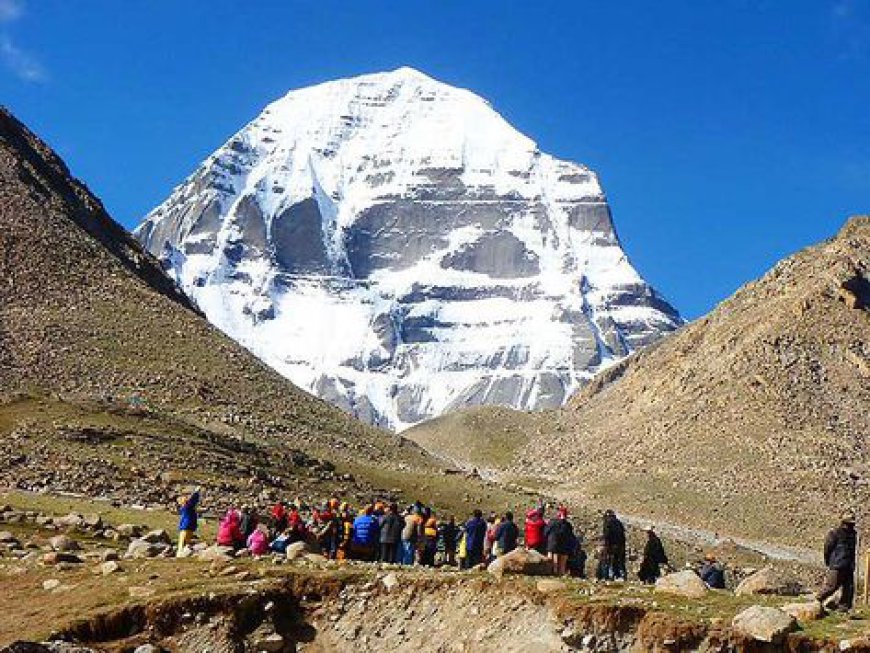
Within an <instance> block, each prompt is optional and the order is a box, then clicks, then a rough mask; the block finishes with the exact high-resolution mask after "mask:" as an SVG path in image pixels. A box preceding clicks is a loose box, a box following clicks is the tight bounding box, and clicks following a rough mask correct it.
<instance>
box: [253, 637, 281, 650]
mask: <svg viewBox="0 0 870 653" xmlns="http://www.w3.org/2000/svg"><path fill="white" fill-rule="evenodd" d="M284 645H285V642H284V637H283V636H281V635H279V634H278V633H272V634H271V635H266V636H265V637H260V638H259V639H257V641H255V642H254V649H255V650H256V651H265V653H280V652H281V651H282V650H283V649H284Z"/></svg>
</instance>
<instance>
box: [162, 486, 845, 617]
mask: <svg viewBox="0 0 870 653" xmlns="http://www.w3.org/2000/svg"><path fill="white" fill-rule="evenodd" d="M199 502H200V490H199V488H197V489H196V490H194V491H193V492H192V493H190V494H188V495H185V496H184V497H180V498H179V502H178V503H179V524H178V529H179V537H178V552H179V554H181V553H182V551H183V550H184V549H185V548H186V547H187V546H189V545H190V543H191V540H192V538H193V536H194V534H195V532H196V530H197V526H198V506H199ZM545 513H546V508H545V506H543V505H538V506H535V507H533V508H531V509H530V510H529V511H528V512H527V513H526V515H525V520H524V523H523V527H522V529H520V527H519V526H518V525H517V524H516V523H515V521H514V515H513V513H512V512H510V511H507V512H505V513H503V514H501V515H497V514H496V513H490V514H489V515H488V516H487V517H486V518H484V516H483V512H482V511H481V510H475V511H474V512H473V514H472V515H471V517H470V518H469V519H468V520H467V521H466V522H464V523H457V521H456V518H455V517H454V516H452V515H450V516H448V517H447V518H446V519H440V518H439V517H438V516H437V515H436V513H435V511H434V510H433V509H432V508H431V507H429V506H425V505H423V504H422V503H420V502H416V503H414V504H412V505H410V506H407V507H406V508H405V509H403V510H400V508H399V506H398V505H397V504H396V503H386V502H383V501H375V502H372V503H370V504H368V505H366V506H364V507H363V508H362V509H361V510H358V511H354V510H353V509H352V508H351V506H350V505H349V504H348V503H346V502H340V501H339V500H338V499H337V498H332V499H329V500H328V501H324V502H323V503H322V504H321V505H320V506H318V507H308V506H305V505H303V504H302V503H301V502H300V501H298V500H297V501H296V502H294V503H292V504H289V505H288V504H287V503H284V502H278V503H276V504H275V505H274V506H273V507H272V508H271V510H269V511H268V514H266V515H263V516H261V515H259V514H258V512H257V511H256V510H255V509H253V508H250V507H248V506H242V508H241V509H235V508H231V509H229V510H228V511H227V512H226V514H225V515H224V517H223V519H221V521H220V524H219V526H218V534H217V544H218V545H221V546H227V547H232V548H233V549H236V550H241V549H247V550H248V551H249V552H250V553H251V554H252V555H254V556H262V555H266V554H268V553H270V552H274V553H285V552H286V551H287V548H288V547H289V546H290V545H292V544H293V543H295V542H305V543H306V546H308V547H310V548H315V549H318V550H320V551H321V552H322V553H323V555H325V556H326V557H327V558H329V559H333V560H361V561H370V562H375V561H379V562H386V563H397V564H403V565H414V564H418V565H424V566H429V567H434V566H440V565H450V566H459V567H460V568H462V569H474V568H477V567H480V566H481V565H486V564H489V563H490V562H492V561H493V560H495V559H496V558H498V557H499V556H503V555H506V554H508V553H510V552H511V551H513V550H514V549H516V548H517V547H519V546H525V548H526V549H529V550H535V551H537V552H539V553H540V554H542V555H544V556H546V557H547V558H548V559H549V560H550V561H551V563H552V565H553V573H554V574H556V575H571V576H576V577H581V578H582V577H585V566H586V559H587V556H586V552H585V551H584V549H583V545H584V538H583V534H582V533H579V532H575V530H574V526H573V524H572V523H571V521H570V520H569V519H568V510H567V508H566V507H565V506H558V508H556V509H555V511H554V512H553V514H552V515H551V516H550V518H549V519H547V518H546V517H545ZM646 535H647V539H646V543H645V545H644V549H643V555H642V557H641V562H640V568H639V571H638V578H639V579H640V581H641V582H643V583H655V582H656V580H657V579H658V578H659V577H660V576H661V570H662V569H663V568H665V569H670V563H669V561H668V557H667V555H666V553H665V549H664V545H663V544H662V541H661V539H660V538H659V537H658V535H657V534H656V533H655V531H654V530H653V528H652V527H649V528H647V529H646ZM856 547H857V532H856V529H855V516H854V514H853V513H846V514H844V515H843V516H842V518H841V523H840V525H839V526H838V527H837V528H835V529H833V530H832V531H831V532H830V533H829V534H828V537H827V538H826V541H825V548H824V559H825V565H826V567H827V568H828V572H827V575H826V579H825V585H824V587H823V588H822V590H821V591H820V592H819V594H818V595H817V598H818V599H819V601H822V602H824V601H826V600H828V599H829V598H830V597H831V596H833V595H834V594H835V593H836V592H837V591H838V590H839V591H840V598H839V603H838V604H837V605H838V607H839V608H840V609H843V610H849V609H851V607H852V603H853V599H854V592H855V584H854V573H855V556H856ZM597 558H598V565H597V567H596V571H595V577H596V579H598V580H603V581H612V580H627V579H628V571H627V568H626V559H627V556H626V532H625V526H624V525H623V524H622V522H621V521H620V520H619V519H618V518H617V516H616V514H615V513H614V512H613V511H612V510H607V511H605V512H604V514H603V518H602V528H601V537H600V540H599V546H598V549H597ZM696 571H697V572H698V574H699V575H700V576H701V578H702V580H703V581H704V582H705V583H706V584H707V585H708V586H709V587H711V588H713V589H724V588H725V569H724V567H723V565H722V564H721V563H720V562H719V561H718V560H717V559H716V557H715V556H714V555H713V554H707V555H706V556H705V559H704V563H703V565H702V566H701V567H700V569H697V570H696Z"/></svg>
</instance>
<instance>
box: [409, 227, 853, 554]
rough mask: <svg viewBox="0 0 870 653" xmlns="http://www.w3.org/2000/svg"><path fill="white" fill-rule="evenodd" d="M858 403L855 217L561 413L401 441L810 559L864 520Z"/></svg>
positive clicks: (433, 426) (418, 432)
mask: <svg viewBox="0 0 870 653" xmlns="http://www.w3.org/2000/svg"><path fill="white" fill-rule="evenodd" d="M868 407H870V217H867V216H862V217H855V218H852V219H851V220H849V221H848V223H847V224H846V225H845V226H844V227H843V229H842V230H841V231H840V233H838V234H837V235H836V237H834V238H832V239H831V240H829V241H827V242H824V243H821V244H819V245H817V246H814V247H810V248H808V249H806V250H804V251H801V252H799V253H797V254H795V255H794V256H792V257H789V258H787V259H785V260H783V261H781V262H780V263H779V264H777V265H776V266H775V267H774V268H773V269H772V270H771V271H770V272H768V273H767V274H766V275H765V276H764V277H762V278H761V279H759V280H757V281H755V282H752V283H749V284H747V285H746V286H744V287H743V288H741V289H740V290H739V291H738V292H737V293H735V295H734V296H733V297H731V298H730V299H728V300H727V301H725V302H723V303H722V304H721V305H720V306H718V307H717V308H716V309H715V310H714V311H713V312H712V313H711V314H710V315H708V316H707V317H704V318H702V319H700V320H697V321H696V322H693V323H691V324H689V325H688V326H686V327H684V328H683V329H681V330H680V331H678V332H677V333H675V334H674V335H672V336H669V337H668V338H666V339H665V340H663V341H662V342H660V343H658V344H656V345H654V346H652V347H650V348H648V349H645V350H643V351H641V352H639V353H638V354H636V355H634V356H632V357H630V358H629V359H627V360H626V361H625V362H624V363H622V364H620V365H618V366H615V367H613V368H611V369H610V370H607V371H605V372H603V373H602V374H600V375H599V376H598V377H596V378H595V379H594V380H593V381H592V382H591V383H590V384H589V385H588V386H587V387H586V388H584V389H583V390H582V391H581V392H580V393H579V394H578V395H577V396H576V397H574V398H573V400H572V401H571V402H570V403H569V405H568V407H567V408H566V409H564V410H562V411H560V412H551V413H541V414H525V413H513V415H511V413H510V412H509V411H505V410H503V409H498V410H492V409H479V410H478V411H474V412H468V413H464V414H459V415H451V416H447V417H445V418H443V419H441V420H436V421H433V422H431V423H428V424H423V425H421V426H420V427H418V428H416V429H412V430H410V431H408V432H406V433H405V435H406V436H407V437H409V438H410V439H413V440H415V441H416V442H418V443H420V444H421V445H423V446H424V447H426V448H427V449H429V450H430V451H433V452H435V453H439V452H440V453H441V454H442V455H444V456H445V457H446V458H449V459H450V460H451V461H453V462H454V463H455V464H460V465H463V466H465V467H467V468H472V467H477V468H479V469H482V470H488V471H490V472H494V471H497V472H498V473H495V474H494V476H497V477H498V478H501V479H502V480H507V481H512V482H516V483H519V484H522V485H524V486H528V487H537V488H547V489H548V490H549V491H552V492H555V493H557V494H559V495H562V496H569V497H572V499H573V500H574V501H575V502H576V501H582V502H584V503H588V504H589V505H594V506H598V507H617V508H619V509H621V510H622V511H623V512H626V513H628V514H634V515H637V516H642V517H643V518H647V519H649V520H651V521H655V522H659V523H662V524H664V523H666V522H668V523H673V524H674V525H675V527H677V530H678V529H683V530H684V531H686V532H689V529H698V530H699V531H704V532H705V533H707V534H708V535H709V536H710V537H714V534H715V533H719V534H720V535H723V534H724V535H729V536H732V537H741V538H747V539H749V540H758V541H766V542H777V543H780V544H787V545H796V546H799V547H804V548H811V549H813V550H814V551H818V550H819V548H820V542H821V539H822V538H823V537H824V532H825V530H826V529H828V528H830V527H831V526H832V525H833V522H835V521H836V519H837V516H838V515H839V514H840V513H841V512H842V510H843V509H844V508H852V509H854V510H856V511H857V513H858V516H859V525H860V524H861V523H864V522H865V520H866V517H867V516H868V510H867V499H868V483H870V457H868V453H870V451H868V446H870V443H868V440H867V438H868V436H870V410H868ZM457 442H469V443H471V444H470V445H469V446H466V447H464V448H460V447H458V446H456V443H457ZM862 530H863V535H864V536H865V537H866V536H867V535H868V534H870V531H868V530H866V529H862Z"/></svg>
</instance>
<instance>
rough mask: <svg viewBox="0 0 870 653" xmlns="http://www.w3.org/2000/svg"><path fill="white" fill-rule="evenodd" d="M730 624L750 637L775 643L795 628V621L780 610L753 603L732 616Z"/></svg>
mask: <svg viewBox="0 0 870 653" xmlns="http://www.w3.org/2000/svg"><path fill="white" fill-rule="evenodd" d="M731 626H732V627H733V628H734V630H735V631H736V632H738V633H741V634H743V635H746V636H748V637H751V638H752V639H756V640H758V641H761V642H770V643H773V644H776V643H779V642H781V641H782V639H783V638H784V637H785V636H786V635H787V634H788V633H790V632H792V631H793V630H795V629H796V628H797V621H795V618H794V617H793V616H791V615H790V614H786V613H785V612H783V611H782V610H777V609H776V608H766V607H763V606H760V605H753V606H752V607H749V608H746V609H745V610H744V611H743V612H741V613H740V614H738V615H737V616H736V617H734V619H733V621H732V622H731Z"/></svg>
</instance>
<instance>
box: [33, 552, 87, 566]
mask: <svg viewBox="0 0 870 653" xmlns="http://www.w3.org/2000/svg"><path fill="white" fill-rule="evenodd" d="M81 562H82V559H81V558H79V557H78V556H77V555H75V554H74V553H64V552H63V551H49V552H48V553H46V554H45V555H44V556H42V564H44V565H49V566H54V565H61V564H63V563H68V564H81Z"/></svg>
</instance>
